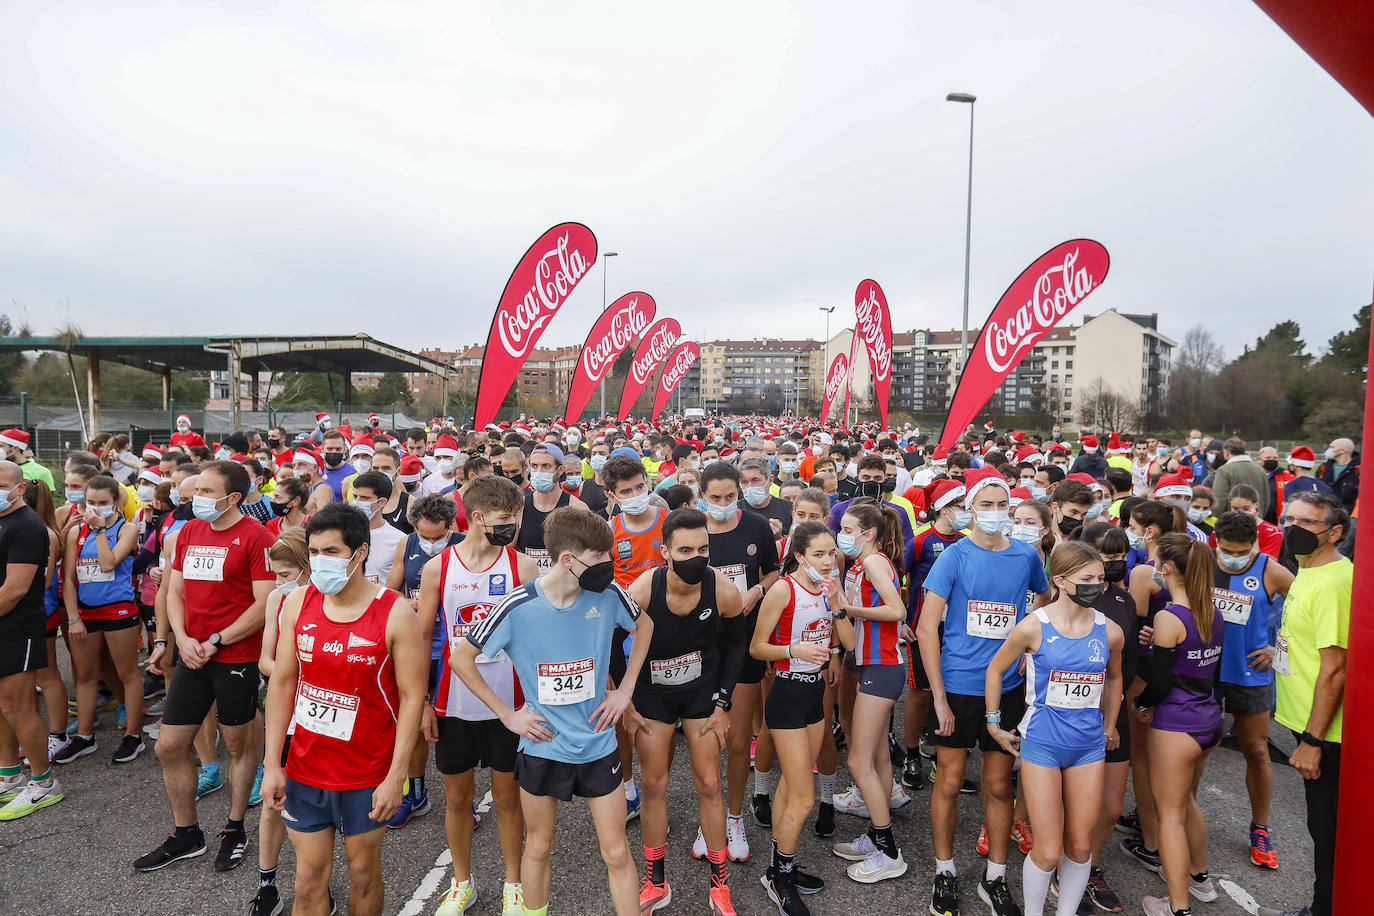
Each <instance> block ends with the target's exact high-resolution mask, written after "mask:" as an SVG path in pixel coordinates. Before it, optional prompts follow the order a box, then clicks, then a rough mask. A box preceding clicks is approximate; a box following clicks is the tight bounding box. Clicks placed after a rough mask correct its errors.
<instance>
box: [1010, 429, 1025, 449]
mask: <svg viewBox="0 0 1374 916" xmlns="http://www.w3.org/2000/svg"><path fill="white" fill-rule="evenodd" d="M1011 441H1012V442H1015V443H1016V444H1017V445H1020V444H1021V443H1023V442H1025V441H1026V433H1025V431H1024V430H1016V431H1015V432H1013V433H1012V434H1011Z"/></svg>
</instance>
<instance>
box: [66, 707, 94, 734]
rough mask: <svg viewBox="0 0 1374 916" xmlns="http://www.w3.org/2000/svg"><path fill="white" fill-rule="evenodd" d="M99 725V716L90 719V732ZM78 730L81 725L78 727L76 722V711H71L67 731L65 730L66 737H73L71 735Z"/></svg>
mask: <svg viewBox="0 0 1374 916" xmlns="http://www.w3.org/2000/svg"><path fill="white" fill-rule="evenodd" d="M99 727H100V717H99V716H96V717H95V718H94V719H92V720H91V730H92V732H94V730H95V729H97V728H99ZM80 730H81V727H80V725H78V724H77V718H76V713H72V721H71V722H69V723H68V724H67V732H66V733H67V737H68V738H70V737H73V736H74V735H75V734H76V733H77V732H78V731H80Z"/></svg>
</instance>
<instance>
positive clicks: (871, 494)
mask: <svg viewBox="0 0 1374 916" xmlns="http://www.w3.org/2000/svg"><path fill="white" fill-rule="evenodd" d="M858 495H860V496H867V497H868V498H869V499H878V498H879V497H880V496H882V495H883V483H882V481H880V480H861V481H859V494H858Z"/></svg>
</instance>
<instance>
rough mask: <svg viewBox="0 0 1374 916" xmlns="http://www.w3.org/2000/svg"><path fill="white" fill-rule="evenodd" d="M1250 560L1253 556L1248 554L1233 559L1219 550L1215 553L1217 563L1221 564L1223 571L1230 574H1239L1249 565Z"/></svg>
mask: <svg viewBox="0 0 1374 916" xmlns="http://www.w3.org/2000/svg"><path fill="white" fill-rule="evenodd" d="M1252 558H1253V556H1252V555H1251V554H1248V553H1247V554H1246V555H1245V556H1243V557H1233V556H1231V555H1230V554H1226V553H1222V552H1221V551H1220V550H1218V551H1217V562H1218V563H1220V564H1221V566H1222V568H1223V569H1226V570H1229V571H1230V572H1240V571H1241V570H1242V569H1244V568H1245V567H1247V566H1249V565H1250V560H1251V559H1252Z"/></svg>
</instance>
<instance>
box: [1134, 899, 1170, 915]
mask: <svg viewBox="0 0 1374 916" xmlns="http://www.w3.org/2000/svg"><path fill="white" fill-rule="evenodd" d="M1140 908H1141V910H1142V911H1143V912H1144V913H1145V916H1174V910H1173V907H1171V906H1169V898H1168V897H1142V898H1141V899H1140Z"/></svg>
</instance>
